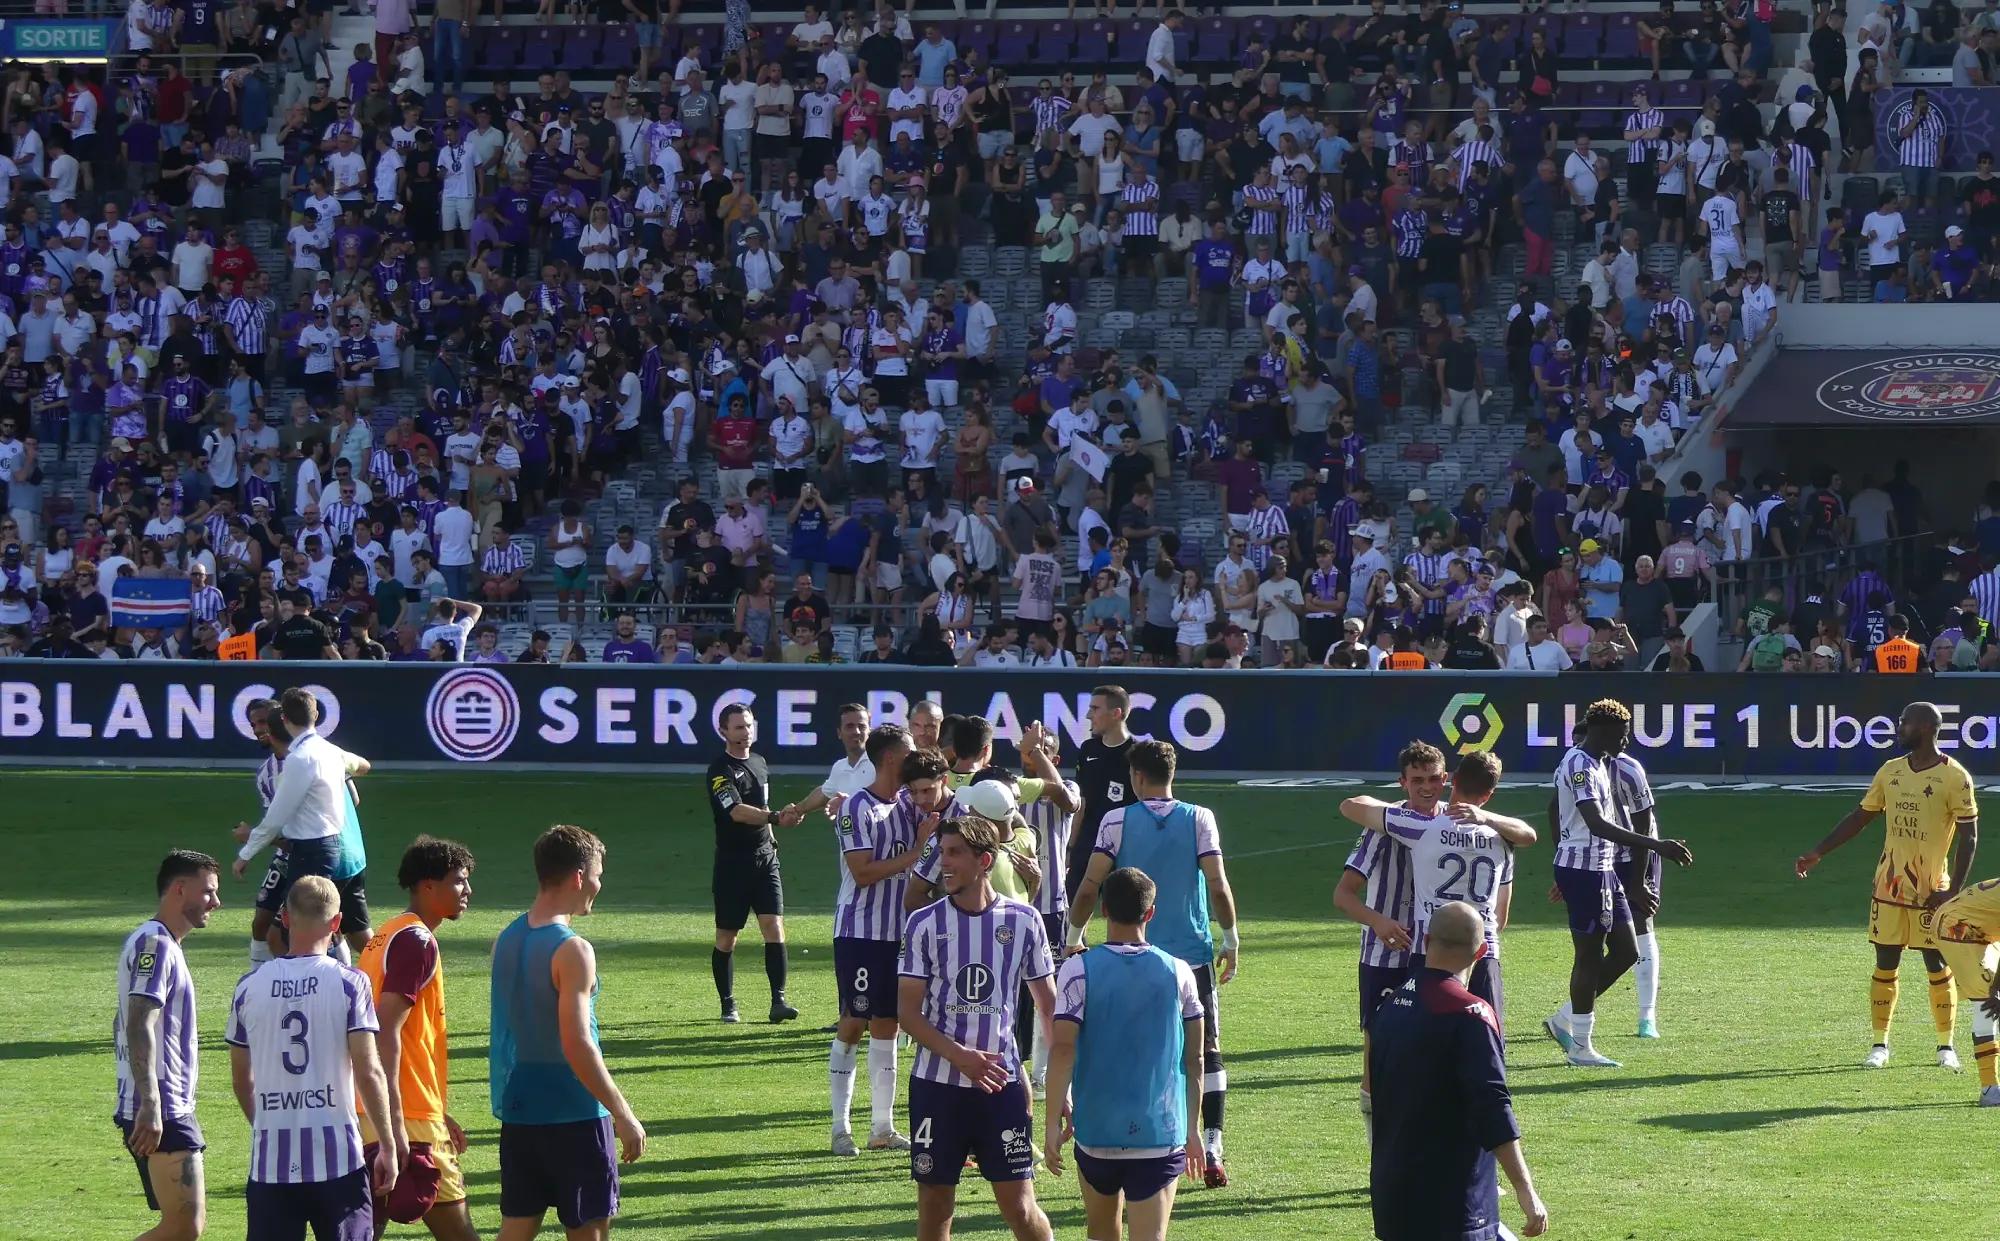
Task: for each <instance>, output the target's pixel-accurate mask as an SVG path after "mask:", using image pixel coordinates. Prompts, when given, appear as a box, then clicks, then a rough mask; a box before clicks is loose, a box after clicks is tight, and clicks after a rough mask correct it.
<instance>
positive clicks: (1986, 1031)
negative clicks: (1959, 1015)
mask: <svg viewBox="0 0 2000 1241" xmlns="http://www.w3.org/2000/svg"><path fill="white" fill-rule="evenodd" d="M1995 1035H2000V1021H1995V1020H1994V1019H1993V1018H1991V1017H1988V1016H1987V1015H1986V1012H1985V1010H1984V1009H1978V1010H1975V1011H1974V1012H1973V1014H1972V1058H1973V1060H1974V1061H1975V1062H1977V1064H1978V1065H1979V1085H1980V1087H1981V1088H1982V1089H1983V1088H1985V1087H1988V1086H2000V1042H1995V1041H1994V1036H1995Z"/></svg>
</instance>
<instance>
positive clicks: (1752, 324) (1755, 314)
mask: <svg viewBox="0 0 2000 1241" xmlns="http://www.w3.org/2000/svg"><path fill="white" fill-rule="evenodd" d="M1777 322H1778V296H1777V294H1776V293H1774V292H1772V290H1771V282H1770V281H1768V280H1766V279H1764V274H1763V273H1762V272H1753V273H1751V276H1750V278H1749V279H1748V280H1746V281H1744V282H1743V335H1744V338H1745V339H1746V340H1748V341H1749V342H1750V343H1751V344H1753V345H1754V344H1756V343H1757V342H1758V341H1760V340H1762V339H1764V337H1765V335H1766V334H1767V333H1769V332H1770V330H1771V329H1772V328H1773V327H1775V326H1776V325H1777Z"/></svg>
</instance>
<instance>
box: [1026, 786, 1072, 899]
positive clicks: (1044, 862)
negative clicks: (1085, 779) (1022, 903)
mask: <svg viewBox="0 0 2000 1241" xmlns="http://www.w3.org/2000/svg"><path fill="white" fill-rule="evenodd" d="M1063 787H1064V788H1066V789H1068V790H1069V795H1070V799H1071V800H1072V801H1075V802H1076V803H1078V804H1079V805H1081V804H1082V802H1083V792H1082V790H1081V789H1079V788H1077V786H1076V783H1075V782H1074V781H1071V780H1064V781H1063ZM1021 817H1022V818H1024V819H1026V820H1027V821H1028V826H1029V827H1032V828H1034V829H1035V847H1036V849H1037V850H1038V852H1037V854H1036V859H1035V860H1036V861H1038V862H1039V863H1041V867H1042V886H1041V887H1040V888H1037V889H1036V890H1035V908H1036V909H1039V910H1041V911H1042V912H1043V913H1045V914H1057V913H1061V912H1062V911H1063V910H1064V909H1065V908H1067V905H1066V903H1065V902H1064V900H1063V873H1064V872H1063V867H1064V866H1065V864H1066V863H1067V862H1068V860H1069V838H1070V833H1071V832H1073V831H1075V830H1076V816H1075V815H1073V814H1069V813H1067V812H1066V811H1064V810H1063V808H1062V807H1061V806H1058V805H1056V804H1055V803H1054V802H1053V801H1050V800H1049V799H1048V798H1046V797H1042V798H1039V799H1037V800H1035V801H1032V802H1029V803H1028V804H1027V805H1025V806H1023V807H1021Z"/></svg>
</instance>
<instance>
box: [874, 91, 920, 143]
mask: <svg viewBox="0 0 2000 1241" xmlns="http://www.w3.org/2000/svg"><path fill="white" fill-rule="evenodd" d="M929 99H930V92H929V91H927V90H925V89H924V88H923V87H921V86H917V85H911V86H909V87H907V88H905V87H902V86H897V87H895V88H893V89H892V90H890V92H889V97H888V99H887V100H886V101H885V102H884V105H883V106H884V107H885V108H886V109H887V110H888V111H889V113H890V114H891V115H893V114H895V113H898V112H903V111H906V110H909V109H913V108H914V109H917V110H919V111H921V110H922V109H923V107H924V105H925V104H926V103H927V102H928V101H929ZM904 134H908V135H909V136H910V142H911V143H912V144H915V143H919V142H922V141H923V140H924V122H923V120H922V119H921V118H920V117H919V118H906V117H898V118H897V119H895V120H893V121H891V122H890V123H889V141H890V142H892V143H893V142H895V141H896V139H898V138H900V137H902V136H903V135H904Z"/></svg>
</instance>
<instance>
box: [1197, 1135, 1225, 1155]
mask: <svg viewBox="0 0 2000 1241" xmlns="http://www.w3.org/2000/svg"><path fill="white" fill-rule="evenodd" d="M1201 1146H1202V1149H1203V1150H1205V1151H1207V1152H1208V1157H1209V1158H1210V1159H1216V1160H1220V1159H1221V1158H1222V1130H1220V1129H1203V1130H1202V1131H1201Z"/></svg>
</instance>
